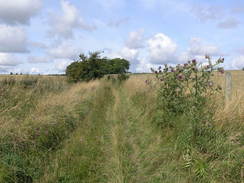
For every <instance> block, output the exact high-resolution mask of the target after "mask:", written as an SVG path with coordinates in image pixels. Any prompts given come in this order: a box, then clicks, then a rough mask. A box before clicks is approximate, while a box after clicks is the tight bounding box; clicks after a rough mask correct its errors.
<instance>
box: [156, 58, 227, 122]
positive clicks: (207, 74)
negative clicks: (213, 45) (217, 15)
mask: <svg viewBox="0 0 244 183" xmlns="http://www.w3.org/2000/svg"><path fill="white" fill-rule="evenodd" d="M205 58H206V60H207V64H206V63H205V64H202V63H198V62H197V60H195V59H193V60H191V61H188V62H187V63H185V64H178V65H176V66H175V67H172V66H168V65H167V64H165V65H164V67H161V66H160V67H159V68H158V69H157V70H154V69H152V72H154V73H155V74H156V78H157V80H158V82H159V85H160V87H159V90H158V110H159V111H161V113H162V114H163V116H162V115H160V116H161V117H160V118H161V119H160V120H161V121H159V123H164V122H167V123H169V121H172V116H177V115H182V114H184V115H188V116H189V115H191V116H192V119H194V121H199V119H200V118H202V119H206V118H207V116H204V117H202V116H203V115H204V113H206V105H207V104H208V102H209V100H210V98H211V96H213V95H214V94H215V93H216V92H218V91H220V90H221V87H220V86H219V85H216V84H215V83H214V81H213V76H214V73H215V72H220V73H224V69H223V68H222V67H219V65H220V64H221V63H223V62H224V58H219V59H217V61H215V62H212V60H211V58H210V57H209V56H206V57H205ZM207 113H212V111H210V110H208V111H207ZM205 121H206V120H205ZM170 126H171V125H170Z"/></svg>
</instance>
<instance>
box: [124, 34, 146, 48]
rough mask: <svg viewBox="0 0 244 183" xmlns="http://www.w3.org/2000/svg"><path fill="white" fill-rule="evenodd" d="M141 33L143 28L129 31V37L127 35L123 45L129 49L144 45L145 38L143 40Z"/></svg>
mask: <svg viewBox="0 0 244 183" xmlns="http://www.w3.org/2000/svg"><path fill="white" fill-rule="evenodd" d="M143 33H144V31H143V30H138V31H135V32H130V33H129V37H128V39H127V41H126V43H125V45H126V46H127V47H128V48H131V49H138V48H143V47H144V46H145V45H144V42H145V40H144V34H143Z"/></svg>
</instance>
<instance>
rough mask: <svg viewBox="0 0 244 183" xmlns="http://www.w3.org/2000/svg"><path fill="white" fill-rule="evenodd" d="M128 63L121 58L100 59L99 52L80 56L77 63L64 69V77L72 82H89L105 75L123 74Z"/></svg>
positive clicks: (126, 69) (127, 67)
mask: <svg viewBox="0 0 244 183" xmlns="http://www.w3.org/2000/svg"><path fill="white" fill-rule="evenodd" d="M129 66H130V63H129V61H127V60H125V59H121V58H114V59H108V58H106V57H101V54H100V52H93V53H90V54H89V55H88V56H86V55H84V54H81V55H80V56H79V59H78V60H77V61H74V62H72V63H71V64H70V65H68V66H67V68H66V75H67V77H68V79H69V80H70V81H72V82H78V81H89V80H92V79H97V78H101V77H103V76H104V75H106V74H124V73H126V72H127V71H128V70H129Z"/></svg>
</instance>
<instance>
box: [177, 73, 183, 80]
mask: <svg viewBox="0 0 244 183" xmlns="http://www.w3.org/2000/svg"><path fill="white" fill-rule="evenodd" d="M177 78H178V79H179V80H183V79H185V77H184V75H183V74H179V75H178V76H177Z"/></svg>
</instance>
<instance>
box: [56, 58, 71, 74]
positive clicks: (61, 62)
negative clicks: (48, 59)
mask: <svg viewBox="0 0 244 183" xmlns="http://www.w3.org/2000/svg"><path fill="white" fill-rule="evenodd" d="M71 62H72V61H71V60H68V59H58V60H56V61H55V70H57V71H58V72H59V73H63V72H65V69H66V67H67V66H68V65H69V64H70V63H71Z"/></svg>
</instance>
